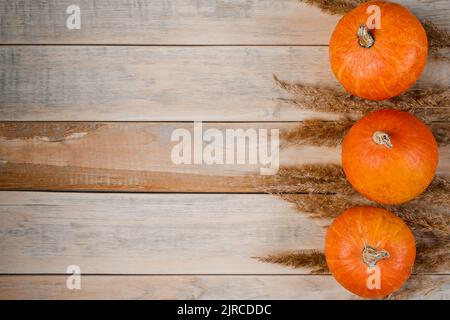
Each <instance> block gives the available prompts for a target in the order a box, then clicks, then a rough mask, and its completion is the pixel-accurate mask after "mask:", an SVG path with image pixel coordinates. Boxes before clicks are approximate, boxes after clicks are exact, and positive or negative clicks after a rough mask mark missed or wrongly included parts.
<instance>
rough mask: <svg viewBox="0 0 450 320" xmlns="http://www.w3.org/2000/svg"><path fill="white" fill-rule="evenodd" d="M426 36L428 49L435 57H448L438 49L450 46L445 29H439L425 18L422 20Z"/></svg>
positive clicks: (449, 36)
mask: <svg viewBox="0 0 450 320" xmlns="http://www.w3.org/2000/svg"><path fill="white" fill-rule="evenodd" d="M422 24H423V27H424V28H425V32H426V33H427V37H428V45H429V48H430V49H429V51H430V53H431V55H432V56H433V57H435V58H445V59H448V57H446V56H444V55H442V54H441V53H440V52H439V50H441V49H444V48H448V47H450V35H449V34H448V32H447V31H446V30H442V29H439V28H438V27H437V26H436V25H435V24H434V23H433V22H431V21H429V20H425V21H423V22H422Z"/></svg>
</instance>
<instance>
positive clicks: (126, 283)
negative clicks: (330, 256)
mask: <svg viewBox="0 0 450 320" xmlns="http://www.w3.org/2000/svg"><path fill="white" fill-rule="evenodd" d="M66 280H67V276H64V275H60V276H56V275H55V276H41V275H34V276H28V275H19V276H17V275H15V276H0V299H200V300H201V299H227V300H228V299H248V300H251V299H357V297H356V296H355V295H353V294H351V293H350V292H348V291H346V290H345V289H344V288H342V287H341V286H340V285H339V284H338V283H337V282H336V281H335V280H334V279H333V278H332V277H331V276H326V275H324V276H317V275H315V276H310V275H294V276H268V275H266V276H261V275H260V276H90V275H85V276H83V275H82V277H81V289H80V290H68V289H67V288H66ZM417 289H419V290H417ZM407 290H408V291H407ZM449 291H450V276H443V275H439V276H437V275H436V276H434V275H433V276H431V275H427V276H423V275H421V276H416V275H413V276H412V277H411V278H410V279H409V280H408V282H407V283H406V285H405V287H404V289H402V291H400V292H398V293H396V294H394V295H392V296H391V297H390V298H392V299H396V298H403V299H404V298H408V299H421V300H422V299H424V300H428V299H430V300H431V299H449V298H450V296H449Z"/></svg>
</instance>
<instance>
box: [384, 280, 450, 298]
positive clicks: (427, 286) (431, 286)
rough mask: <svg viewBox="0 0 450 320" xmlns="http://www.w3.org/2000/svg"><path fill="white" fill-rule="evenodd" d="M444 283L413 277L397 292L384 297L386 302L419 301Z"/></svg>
mask: <svg viewBox="0 0 450 320" xmlns="http://www.w3.org/2000/svg"><path fill="white" fill-rule="evenodd" d="M443 284H444V283H443V282H442V280H441V279H436V278H431V277H428V276H414V277H411V278H409V279H408V281H407V282H406V284H405V285H404V286H403V287H402V288H401V289H400V290H399V291H397V292H394V293H393V294H391V295H389V296H388V297H386V299H387V300H405V299H421V298H423V297H425V296H427V295H428V294H430V292H432V291H435V290H439V287H441V286H442V285H443Z"/></svg>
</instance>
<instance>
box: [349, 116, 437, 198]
mask: <svg viewBox="0 0 450 320" xmlns="http://www.w3.org/2000/svg"><path fill="white" fill-rule="evenodd" d="M375 131H383V132H385V133H387V134H388V135H389V136H390V139H391V142H392V148H390V149H389V148H387V147H386V146H384V145H379V144H376V143H375V142H374V141H373V139H372V136H373V133H374V132H375ZM438 158H439V152H438V146H437V143H436V140H435V139H434V137H433V134H432V133H431V131H430V129H429V128H428V127H427V126H426V125H425V124H424V123H423V122H422V121H420V120H419V119H417V118H416V117H415V116H413V115H411V114H409V113H407V112H403V111H398V110H393V109H386V110H379V111H375V112H372V113H369V114H368V115H366V116H365V117H363V118H362V119H361V120H359V121H358V122H357V123H355V124H354V125H353V127H352V128H351V129H350V130H349V132H348V133H347V135H346V137H345V138H344V142H343V145H342V166H343V169H344V172H345V175H346V176H347V180H348V181H349V182H350V183H351V185H352V186H353V187H354V188H355V189H356V190H357V191H358V192H360V193H361V194H363V195H364V196H365V197H367V198H368V199H370V200H373V201H376V202H379V203H383V204H399V203H403V202H406V201H409V200H411V199H413V198H415V197H417V196H418V195H419V194H421V193H422V192H423V191H424V190H425V189H426V188H427V187H428V185H429V184H430V183H431V180H432V179H433V177H434V174H435V171H436V167H437V164H438Z"/></svg>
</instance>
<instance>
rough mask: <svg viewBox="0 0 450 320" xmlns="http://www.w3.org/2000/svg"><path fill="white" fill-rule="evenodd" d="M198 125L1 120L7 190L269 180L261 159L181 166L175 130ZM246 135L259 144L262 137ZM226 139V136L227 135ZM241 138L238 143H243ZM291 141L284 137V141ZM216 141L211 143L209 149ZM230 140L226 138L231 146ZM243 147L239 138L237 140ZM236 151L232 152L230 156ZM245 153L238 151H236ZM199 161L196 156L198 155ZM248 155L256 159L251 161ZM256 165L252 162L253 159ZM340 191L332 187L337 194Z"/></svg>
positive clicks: (298, 149)
mask: <svg viewBox="0 0 450 320" xmlns="http://www.w3.org/2000/svg"><path fill="white" fill-rule="evenodd" d="M297 126H298V124H297V123H273V122H270V123H203V132H205V131H206V130H208V129H210V128H217V129H219V130H220V132H222V134H223V136H224V137H225V135H226V130H227V129H243V130H247V129H255V130H256V131H257V132H258V131H259V130H260V129H267V130H268V132H269V133H270V130H271V129H279V130H280V133H281V134H282V133H283V132H286V131H288V130H292V129H293V128H295V127H297ZM193 127H194V125H193V124H192V123H168V122H166V123H136V122H133V123H96V122H89V123H88V122H70V123H66V122H62V123H59V122H51V123H48V122H32V123H29V122H3V123H0V189H3V190H56V191H57V190H103V191H111V190H115V191H145V192H148V191H151V192H255V191H258V190H259V191H260V187H261V183H263V182H264V181H265V180H264V179H265V177H264V176H261V174H260V168H261V167H267V166H264V165H261V164H260V162H258V164H237V163H236V161H235V162H234V164H212V165H209V164H205V163H203V164H174V163H173V161H172V158H171V153H172V149H173V148H174V146H175V145H177V144H178V143H179V142H178V141H174V142H172V141H171V134H172V132H173V131H174V130H176V129H179V128H185V129H187V130H188V131H189V132H190V133H191V136H192V137H193V136H194V133H193ZM244 140H246V146H247V149H248V150H250V149H255V150H256V149H257V148H260V146H261V145H262V143H261V140H260V141H258V142H256V143H254V142H251V141H249V140H248V139H244V138H240V139H239V141H244ZM224 141H226V139H224ZM236 141H237V140H236ZM281 143H283V141H281ZM207 144H209V143H206V142H205V143H203V146H206V145H207ZM224 144H225V143H224ZM236 145H237V143H236ZM229 150H231V149H230V148H228V149H225V152H224V158H225V157H226V154H227V152H228V151H229ZM236 153H237V152H236ZM191 158H193V156H192V157H191ZM340 158H341V155H340V148H339V147H316V146H308V145H299V146H290V147H282V148H281V149H280V155H279V159H280V166H281V167H287V166H300V165H303V164H311V163H313V164H320V163H336V164H340V161H341V159H340ZM247 159H248V158H247ZM247 163H248V161H247ZM437 172H438V174H440V175H449V174H450V147H449V146H445V147H441V148H440V162H439V166H438V171H437ZM333 191H334V190H329V192H333Z"/></svg>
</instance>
